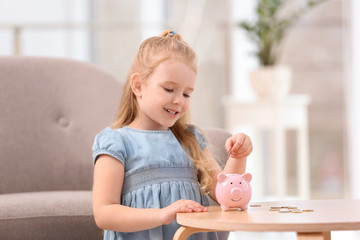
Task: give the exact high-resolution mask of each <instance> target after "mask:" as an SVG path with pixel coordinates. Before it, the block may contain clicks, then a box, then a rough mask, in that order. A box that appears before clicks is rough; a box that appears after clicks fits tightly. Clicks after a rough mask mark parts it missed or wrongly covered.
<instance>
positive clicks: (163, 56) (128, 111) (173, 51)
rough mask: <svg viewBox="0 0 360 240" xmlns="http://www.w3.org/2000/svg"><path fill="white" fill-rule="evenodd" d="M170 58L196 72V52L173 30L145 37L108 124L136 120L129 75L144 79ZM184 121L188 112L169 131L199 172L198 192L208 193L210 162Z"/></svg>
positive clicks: (135, 101) (113, 125) (134, 97)
mask: <svg viewBox="0 0 360 240" xmlns="http://www.w3.org/2000/svg"><path fill="white" fill-rule="evenodd" d="M169 59H177V60H180V61H182V62H184V63H185V64H186V65H187V66H188V67H190V68H191V69H192V70H193V71H194V72H195V73H197V65H196V54H195V52H194V51H193V49H192V48H191V47H190V46H189V45H188V44H187V43H186V42H185V41H183V39H182V37H181V36H180V35H179V34H176V33H175V32H174V31H171V30H166V31H164V32H163V33H162V35H161V36H159V37H152V38H148V39H146V40H145V41H144V42H143V43H142V44H141V45H140V47H139V50H138V52H137V54H136V56H135V59H134V60H133V62H132V64H131V67H130V70H129V73H128V75H127V77H126V82H125V85H124V89H123V92H122V98H121V101H120V106H119V110H118V113H117V116H116V119H115V121H114V122H113V124H112V125H111V127H112V128H113V129H116V128H121V127H124V126H127V125H129V124H130V123H132V122H133V121H134V120H135V118H136V117H137V114H138V110H139V108H138V104H137V100H136V96H135V94H134V93H133V91H132V89H131V86H130V79H131V76H132V75H133V74H134V73H138V74H140V76H141V77H142V78H143V79H145V80H146V79H147V78H148V77H149V76H150V75H151V74H152V73H153V71H154V70H155V68H156V67H158V66H159V65H160V64H161V63H162V62H164V61H166V60H169ZM187 118H188V113H186V114H185V115H184V116H183V117H182V118H180V119H179V120H178V121H176V123H175V124H174V125H173V126H172V127H171V128H170V129H171V131H172V132H173V134H174V135H175V137H176V138H177V140H178V141H179V142H180V144H181V145H182V147H183V148H184V150H185V151H186V153H187V155H188V156H189V157H190V158H191V159H192V160H193V162H194V165H195V167H196V168H197V169H198V178H199V182H200V185H201V190H202V191H203V192H204V193H208V192H209V187H210V185H211V181H212V180H211V177H210V174H209V170H208V169H209V168H208V167H207V165H208V160H209V159H206V156H205V154H204V153H203V151H202V150H201V149H200V146H199V144H198V142H197V140H196V137H195V135H194V134H193V133H192V132H190V131H189V130H188V128H189V124H188V123H187Z"/></svg>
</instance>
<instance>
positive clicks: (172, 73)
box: [130, 59, 196, 130]
mask: <svg viewBox="0 0 360 240" xmlns="http://www.w3.org/2000/svg"><path fill="white" fill-rule="evenodd" d="M137 78H138V83H137V84H138V85H137V87H136V86H135V85H134V84H135V83H136V79H133V82H134V83H133V84H132V88H133V91H134V88H137V89H135V91H134V92H135V95H136V97H137V101H138V106H139V113H138V116H137V118H136V119H135V120H134V122H133V123H131V124H130V126H132V127H135V128H138V129H143V130H168V128H169V127H171V126H173V125H174V124H175V122H176V121H177V120H178V119H179V118H181V117H182V116H184V114H185V113H186V111H187V110H188V108H189V104H190V95H191V93H192V92H193V90H194V85H195V79H196V74H195V72H194V71H193V70H192V69H191V68H190V67H188V66H187V65H186V64H185V63H183V62H182V61H180V60H173V59H171V60H166V61H164V62H162V63H161V64H160V65H159V66H158V67H157V68H156V69H155V70H154V72H153V73H152V74H151V75H150V77H149V78H148V79H145V80H143V79H141V78H140V77H137Z"/></svg>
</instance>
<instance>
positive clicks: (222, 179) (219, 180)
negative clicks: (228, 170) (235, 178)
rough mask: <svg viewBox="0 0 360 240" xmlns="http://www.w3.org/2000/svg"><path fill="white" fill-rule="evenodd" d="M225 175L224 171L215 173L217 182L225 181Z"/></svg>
mask: <svg viewBox="0 0 360 240" xmlns="http://www.w3.org/2000/svg"><path fill="white" fill-rule="evenodd" d="M226 178H227V176H226V175H225V174H224V173H219V174H218V175H217V180H218V182H219V183H223V182H225V181H226Z"/></svg>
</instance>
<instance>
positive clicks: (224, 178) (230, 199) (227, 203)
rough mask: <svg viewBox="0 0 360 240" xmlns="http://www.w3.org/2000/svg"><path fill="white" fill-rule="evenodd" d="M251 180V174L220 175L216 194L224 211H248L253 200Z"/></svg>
mask: <svg viewBox="0 0 360 240" xmlns="http://www.w3.org/2000/svg"><path fill="white" fill-rule="evenodd" d="M251 179H252V175H251V174H250V173H244V174H224V173H219V174H218V176H217V180H218V182H217V185H216V191H215V194H216V199H217V200H218V202H219V203H220V205H221V209H222V210H223V211H226V210H229V208H241V209H242V210H246V209H248V203H249V202H250V199H251V186H250V181H251Z"/></svg>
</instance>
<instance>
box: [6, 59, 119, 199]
mask: <svg viewBox="0 0 360 240" xmlns="http://www.w3.org/2000/svg"><path fill="white" fill-rule="evenodd" d="M121 89H122V87H121V84H120V83H119V82H118V81H116V80H115V79H114V78H113V77H112V76H110V75H109V74H107V73H105V72H104V71H102V70H101V69H99V68H97V67H95V66H93V65H91V64H87V63H84V62H79V61H74V60H67V59H56V58H45V57H0V194H2V193H15V192H31V191H49V190H90V189H91V184H92V152H91V147H92V142H93V140H94V137H95V135H96V134H97V133H98V132H99V131H100V130H101V129H102V128H104V127H105V126H108V125H109V124H110V123H111V122H112V120H113V118H114V116H115V114H116V111H117V108H118V104H119V102H120V96H121Z"/></svg>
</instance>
